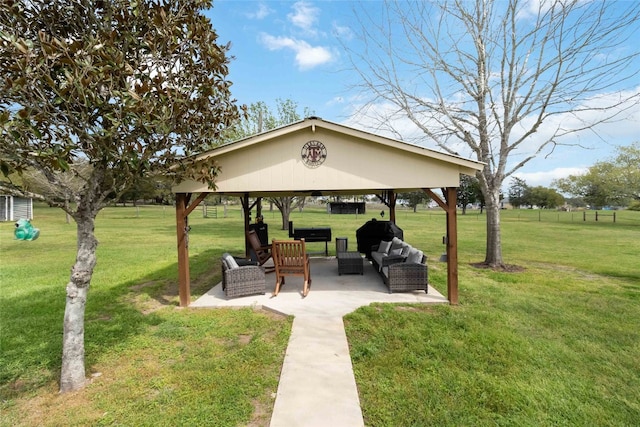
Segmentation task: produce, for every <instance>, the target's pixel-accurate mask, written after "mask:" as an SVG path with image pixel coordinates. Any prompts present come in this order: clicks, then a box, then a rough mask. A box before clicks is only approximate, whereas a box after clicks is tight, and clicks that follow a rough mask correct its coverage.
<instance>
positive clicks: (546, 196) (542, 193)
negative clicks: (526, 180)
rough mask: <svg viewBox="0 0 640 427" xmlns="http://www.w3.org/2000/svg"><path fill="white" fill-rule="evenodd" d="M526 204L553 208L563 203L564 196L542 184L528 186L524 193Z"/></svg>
mask: <svg viewBox="0 0 640 427" xmlns="http://www.w3.org/2000/svg"><path fill="white" fill-rule="evenodd" d="M525 199H526V204H527V205H529V206H531V207H533V206H537V207H539V208H542V209H553V208H557V207H558V206H561V205H562V204H563V203H564V197H563V196H562V194H560V193H558V192H557V191H556V190H554V189H552V188H547V187H543V186H537V187H530V188H529V189H528V191H527V195H526V198H525Z"/></svg>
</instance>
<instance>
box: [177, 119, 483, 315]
mask: <svg viewBox="0 0 640 427" xmlns="http://www.w3.org/2000/svg"><path fill="white" fill-rule="evenodd" d="M196 157H197V159H198V160H204V159H211V160H214V161H215V164H216V165H217V166H218V167H219V169H220V172H219V174H218V177H217V180H216V186H217V188H216V189H215V190H212V189H211V188H209V187H208V186H207V185H206V184H203V183H201V182H197V181H191V180H187V181H183V182H181V183H180V184H178V185H176V186H175V187H173V192H174V193H175V195H176V230H177V241H178V275H179V292H180V305H181V306H183V307H185V306H188V305H189V304H190V301H191V291H190V278H189V248H188V232H189V231H188V230H189V227H188V217H189V214H190V213H191V212H192V211H193V209H195V208H196V207H197V206H198V205H199V203H200V202H201V201H202V200H203V199H204V198H205V197H206V196H207V195H208V194H211V193H215V194H219V195H225V196H236V197H239V198H240V199H241V201H242V205H243V209H244V210H245V215H244V221H245V232H246V231H247V230H248V229H249V221H250V220H249V217H250V215H249V213H250V211H251V209H252V208H253V207H254V205H255V203H254V205H249V203H250V199H255V200H256V202H257V201H259V200H260V198H262V197H278V196H290V195H300V196H304V195H307V196H311V195H323V196H327V195H359V194H362V195H364V194H376V195H378V196H379V197H380V198H381V199H382V200H383V202H384V203H385V204H386V205H387V206H388V207H389V212H390V218H389V219H390V221H392V222H395V202H396V194H397V193H398V192H410V191H416V190H422V191H425V192H426V193H427V194H428V195H429V196H430V197H431V198H432V199H433V200H434V201H436V203H438V205H439V206H440V207H441V208H442V209H444V210H445V212H446V221H447V238H446V252H447V299H448V300H449V302H450V303H451V304H457V303H458V255H457V254H458V251H457V219H456V195H457V187H459V185H460V174H465V175H472V176H473V175H475V173H476V172H477V171H480V170H482V168H483V167H484V164H483V163H480V162H477V161H474V160H470V159H465V158H462V157H459V156H454V155H450V154H446V153H442V152H438V151H434V150H430V149H427V148H424V147H421V146H417V145H413V144H408V143H405V142H402V141H398V140H394V139H390V138H386V137H383V136H380V135H375V134H373V133H369V132H365V131H362V130H358V129H354V128H351V127H348V126H344V125H340V124H337V123H333V122H330V121H326V120H322V119H320V118H318V117H309V118H307V119H304V120H301V121H299V122H296V123H292V124H290V125H287V126H283V127H280V128H277V129H273V130H270V131H267V132H263V133H260V134H257V135H254V136H251V137H248V138H245V139H241V140H239V141H235V142H232V143H228V144H224V145H221V146H219V147H216V148H214V149H212V150H210V151H207V152H204V153H201V154H199V155H197V156H196ZM438 188H440V189H442V193H443V196H444V197H441V196H439V195H437V194H436V193H434V191H433V189H438ZM194 194H198V195H197V196H196V197H195V199H193V200H192V196H193V195H194Z"/></svg>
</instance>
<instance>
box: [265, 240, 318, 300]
mask: <svg viewBox="0 0 640 427" xmlns="http://www.w3.org/2000/svg"><path fill="white" fill-rule="evenodd" d="M271 251H272V252H271V253H272V255H273V263H274V264H275V267H276V289H275V291H274V292H273V296H277V295H278V293H279V292H280V286H282V285H283V284H284V278H285V276H302V277H304V287H303V289H302V296H303V297H306V296H307V294H308V293H309V287H310V286H311V270H310V269H309V255H307V252H306V248H305V244H304V239H301V240H275V239H274V240H273V242H272V244H271Z"/></svg>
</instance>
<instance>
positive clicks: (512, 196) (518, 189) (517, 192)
mask: <svg viewBox="0 0 640 427" xmlns="http://www.w3.org/2000/svg"><path fill="white" fill-rule="evenodd" d="M528 191H529V186H528V185H527V183H526V182H525V180H524V179H522V178H518V177H517V176H514V177H512V178H511V185H510V186H509V190H508V193H507V194H508V195H509V203H510V204H511V206H513V207H514V208H519V207H520V206H525V205H527V204H528V203H527V196H528V194H527V193H528Z"/></svg>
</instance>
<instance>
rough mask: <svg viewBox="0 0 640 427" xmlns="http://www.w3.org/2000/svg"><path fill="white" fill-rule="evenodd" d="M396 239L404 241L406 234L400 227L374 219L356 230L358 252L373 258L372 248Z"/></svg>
mask: <svg viewBox="0 0 640 427" xmlns="http://www.w3.org/2000/svg"><path fill="white" fill-rule="evenodd" d="M394 237H397V238H399V239H402V240H404V232H403V231H402V229H401V228H400V227H398V226H397V225H395V224H394V223H393V222H391V221H378V220H376V219H375V218H374V219H372V220H371V221H367V222H366V223H365V224H364V225H363V226H362V227H360V228H358V230H356V239H357V241H358V252H360V253H363V254H365V255H366V256H367V258H371V246H373V245H377V244H379V243H380V241H381V240H387V241H390V240H392V239H393V238H394Z"/></svg>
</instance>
